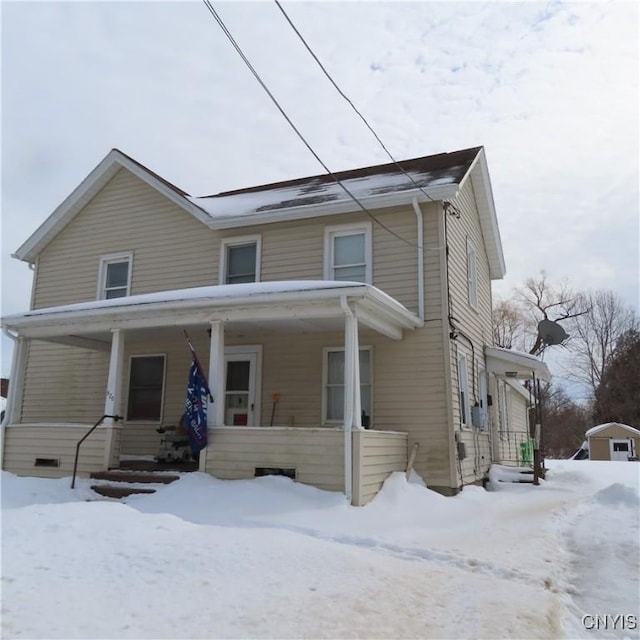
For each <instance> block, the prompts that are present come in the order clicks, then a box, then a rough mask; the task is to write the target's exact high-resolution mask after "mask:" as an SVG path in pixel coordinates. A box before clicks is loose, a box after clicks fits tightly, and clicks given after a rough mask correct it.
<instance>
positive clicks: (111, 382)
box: [104, 329, 124, 469]
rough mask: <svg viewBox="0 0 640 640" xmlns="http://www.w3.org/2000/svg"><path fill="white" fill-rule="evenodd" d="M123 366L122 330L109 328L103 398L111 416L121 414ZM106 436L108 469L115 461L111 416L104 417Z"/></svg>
mask: <svg viewBox="0 0 640 640" xmlns="http://www.w3.org/2000/svg"><path fill="white" fill-rule="evenodd" d="M123 366H124V332H122V331H121V330H120V329H112V330H111V355H110V357H109V375H108V376H107V393H106V397H105V399H104V413H105V414H108V415H112V416H119V415H122V370H123ZM104 426H105V427H107V437H106V442H105V449H104V467H105V469H108V468H109V467H111V466H112V463H113V462H115V461H114V460H113V457H114V455H115V453H116V452H115V451H114V445H115V437H114V436H115V433H114V429H116V428H119V427H115V423H114V421H113V419H112V418H105V421H104Z"/></svg>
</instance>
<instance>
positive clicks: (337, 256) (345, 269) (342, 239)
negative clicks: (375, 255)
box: [324, 223, 372, 284]
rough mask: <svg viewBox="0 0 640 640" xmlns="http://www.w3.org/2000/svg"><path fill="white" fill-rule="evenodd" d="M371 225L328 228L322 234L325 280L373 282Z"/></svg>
mask: <svg viewBox="0 0 640 640" xmlns="http://www.w3.org/2000/svg"><path fill="white" fill-rule="evenodd" d="M371 274H372V266H371V224H370V223H362V224H349V225H338V226H333V227H327V228H326V229H325V237H324V279H325V280H341V281H353V282H366V283H367V284H371V281H372V275H371Z"/></svg>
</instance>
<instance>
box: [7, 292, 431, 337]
mask: <svg viewBox="0 0 640 640" xmlns="http://www.w3.org/2000/svg"><path fill="white" fill-rule="evenodd" d="M342 296H346V297H347V298H348V299H349V300H351V301H354V302H355V303H356V304H363V305H364V306H363V308H365V309H367V311H368V312H370V316H371V317H375V318H377V319H379V321H380V323H381V324H380V327H384V326H385V325H387V324H388V325H390V326H394V327H397V328H398V330H400V329H402V328H410V329H413V328H415V327H417V326H420V325H421V320H420V319H419V318H418V317H417V316H415V315H414V314H412V313H411V312H410V311H408V310H407V309H405V308H404V307H402V306H401V305H400V304H399V303H397V302H396V301H395V300H394V299H393V298H386V297H385V298H384V299H383V298H382V297H381V296H380V295H378V294H377V292H376V291H375V290H371V289H368V288H367V286H366V285H362V286H355V287H340V288H338V289H319V290H310V291H293V292H292V291H289V292H281V293H265V294H255V295H251V296H245V297H242V298H240V297H229V298H198V299H194V300H178V301H170V302H150V303H142V304H135V305H127V306H124V305H123V306H120V307H117V306H116V307H111V306H107V307H97V308H89V309H74V310H71V311H65V310H63V309H62V310H60V311H53V312H51V313H37V312H35V313H34V312H27V313H25V314H20V315H14V316H7V317H5V318H3V319H2V325H3V326H4V327H6V328H7V329H11V330H15V331H18V332H19V333H20V334H21V335H24V336H27V337H42V336H47V335H48V336H53V335H69V334H74V333H95V332H99V331H107V330H110V329H113V328H122V329H126V328H129V329H133V328H144V327H162V326H171V325H179V324H184V323H195V324H199V323H207V322H210V321H212V320H223V321H234V320H255V321H259V320H267V319H278V318H284V319H291V318H294V319H295V318H326V317H337V316H341V315H342V311H341V307H340V303H339V300H340V297H342ZM332 302H335V305H332V304H331V303H332ZM374 328H375V327H374ZM389 331H390V330H388V331H385V333H386V334H387V335H389ZM390 337H395V336H390Z"/></svg>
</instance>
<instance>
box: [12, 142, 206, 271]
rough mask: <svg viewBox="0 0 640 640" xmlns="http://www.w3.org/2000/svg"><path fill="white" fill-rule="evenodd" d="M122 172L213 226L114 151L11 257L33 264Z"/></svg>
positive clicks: (197, 209) (199, 211) (193, 207)
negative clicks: (82, 210)
mask: <svg viewBox="0 0 640 640" xmlns="http://www.w3.org/2000/svg"><path fill="white" fill-rule="evenodd" d="M121 168H124V169H126V170H127V171H129V172H130V173H132V174H133V175H135V176H136V177H137V178H139V179H140V180H142V181H143V182H145V183H146V184H148V185H149V186H150V187H152V188H153V189H155V190H156V191H158V192H159V193H161V194H162V195H163V196H165V197H166V198H167V199H168V200H170V201H171V202H173V203H174V204H176V205H178V206H179V207H181V208H182V209H184V210H185V211H187V212H188V213H190V214H191V215H193V216H194V217H195V218H196V219H198V220H199V221H200V222H202V223H203V224H205V225H207V226H208V225H209V222H210V217H209V215H208V214H207V213H206V212H205V211H203V210H202V209H200V207H198V206H197V205H195V204H193V203H192V202H190V201H189V200H188V199H187V198H186V197H183V196H181V195H179V194H178V193H176V192H175V191H173V190H172V189H170V188H169V187H168V186H167V185H165V184H164V183H162V182H161V181H159V180H158V179H157V178H156V177H155V176H153V175H151V174H150V173H148V172H147V171H145V170H144V169H143V168H142V167H140V166H139V165H137V164H135V163H133V162H131V160H129V158H127V157H126V156H124V155H123V154H122V153H120V152H119V151H118V150H117V149H112V150H111V151H110V152H109V153H108V154H107V155H106V156H105V157H104V159H103V160H102V161H101V162H100V163H99V164H98V165H97V166H96V167H95V168H94V169H93V171H91V173H90V174H89V175H88V176H87V177H86V178H85V179H84V180H83V181H82V182H81V183H80V184H79V185H78V186H77V187H76V188H75V189H74V190H73V191H72V192H71V194H70V195H69V196H67V198H65V199H64V200H63V202H62V203H61V204H60V205H58V207H56V209H55V210H54V212H53V213H52V214H51V215H50V216H49V217H48V218H47V219H46V220H45V221H44V222H43V223H42V224H41V225H40V226H39V227H38V229H36V231H35V232H34V233H33V234H32V235H31V236H30V237H29V238H28V239H27V240H26V241H25V242H24V243H23V244H22V245H21V246H20V247H19V248H18V250H17V251H16V252H15V253H13V254H11V257H12V258H17V259H18V260H23V261H25V262H33V261H34V260H35V258H36V256H37V254H38V253H39V252H40V250H41V249H42V248H43V247H44V246H45V245H46V244H47V243H48V242H49V241H50V240H51V239H52V238H53V237H54V236H55V235H56V234H57V233H59V232H60V231H61V230H62V229H63V228H64V227H65V226H66V225H67V224H68V223H69V222H70V221H71V220H72V219H73V218H74V217H75V215H76V214H77V213H79V212H80V210H81V209H82V208H83V207H84V206H86V205H87V204H88V203H89V202H90V201H91V199H92V198H93V197H94V196H95V195H96V194H97V193H98V191H100V189H102V187H104V186H105V185H106V184H107V183H108V182H109V180H111V178H113V176H114V175H115V174H116V173H117V172H118V171H119V170H120V169H121Z"/></svg>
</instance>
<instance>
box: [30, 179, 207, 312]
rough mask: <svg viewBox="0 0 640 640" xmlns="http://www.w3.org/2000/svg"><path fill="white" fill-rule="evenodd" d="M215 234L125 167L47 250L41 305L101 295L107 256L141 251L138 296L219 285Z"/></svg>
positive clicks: (40, 276) (136, 265) (37, 301)
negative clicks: (100, 275)
mask: <svg viewBox="0 0 640 640" xmlns="http://www.w3.org/2000/svg"><path fill="white" fill-rule="evenodd" d="M215 245H216V243H215V236H214V234H213V232H212V231H210V230H209V229H208V228H207V227H205V226H204V225H203V224H202V223H201V222H198V221H197V220H196V219H195V218H194V217H193V216H191V215H190V214H189V213H187V212H186V211H184V210H183V209H181V208H180V207H178V206H177V205H176V204H174V203H172V202H170V201H169V200H167V199H166V198H165V197H164V196H162V195H161V194H160V193H158V192H157V191H156V190H155V189H153V188H152V187H150V186H148V185H147V184H146V183H144V182H142V181H141V180H140V179H139V178H137V177H135V176H134V175H133V174H131V173H129V172H128V171H127V170H125V169H121V170H120V171H118V172H117V173H116V175H115V176H114V177H113V178H112V179H111V180H110V181H109V182H108V183H107V184H106V185H105V186H104V187H103V188H102V189H101V190H100V191H99V192H98V193H97V194H96V196H95V197H94V198H93V199H92V200H91V201H90V202H89V203H88V204H87V206H86V207H85V208H84V209H83V210H82V211H81V212H80V213H79V214H78V215H77V216H76V217H75V218H73V220H71V222H69V224H67V226H66V227H65V228H64V229H63V231H62V232H61V233H59V234H58V235H57V236H56V237H55V238H54V239H53V240H52V241H51V242H50V243H49V244H48V245H47V246H46V247H45V248H44V249H43V250H42V252H41V254H40V255H39V258H38V270H37V273H36V282H35V294H34V308H43V307H51V306H58V305H64V304H71V303H74V302H82V301H86V300H95V299H96V297H97V291H98V273H99V267H100V256H102V255H105V254H111V253H118V252H122V251H133V271H132V279H131V293H132V294H134V295H135V294H139V293H148V292H153V291H166V290H170V289H182V288H186V287H197V286H205V285H210V284H215V283H217V281H218V280H217V277H218V261H217V258H218V248H217V247H216V246H215Z"/></svg>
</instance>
